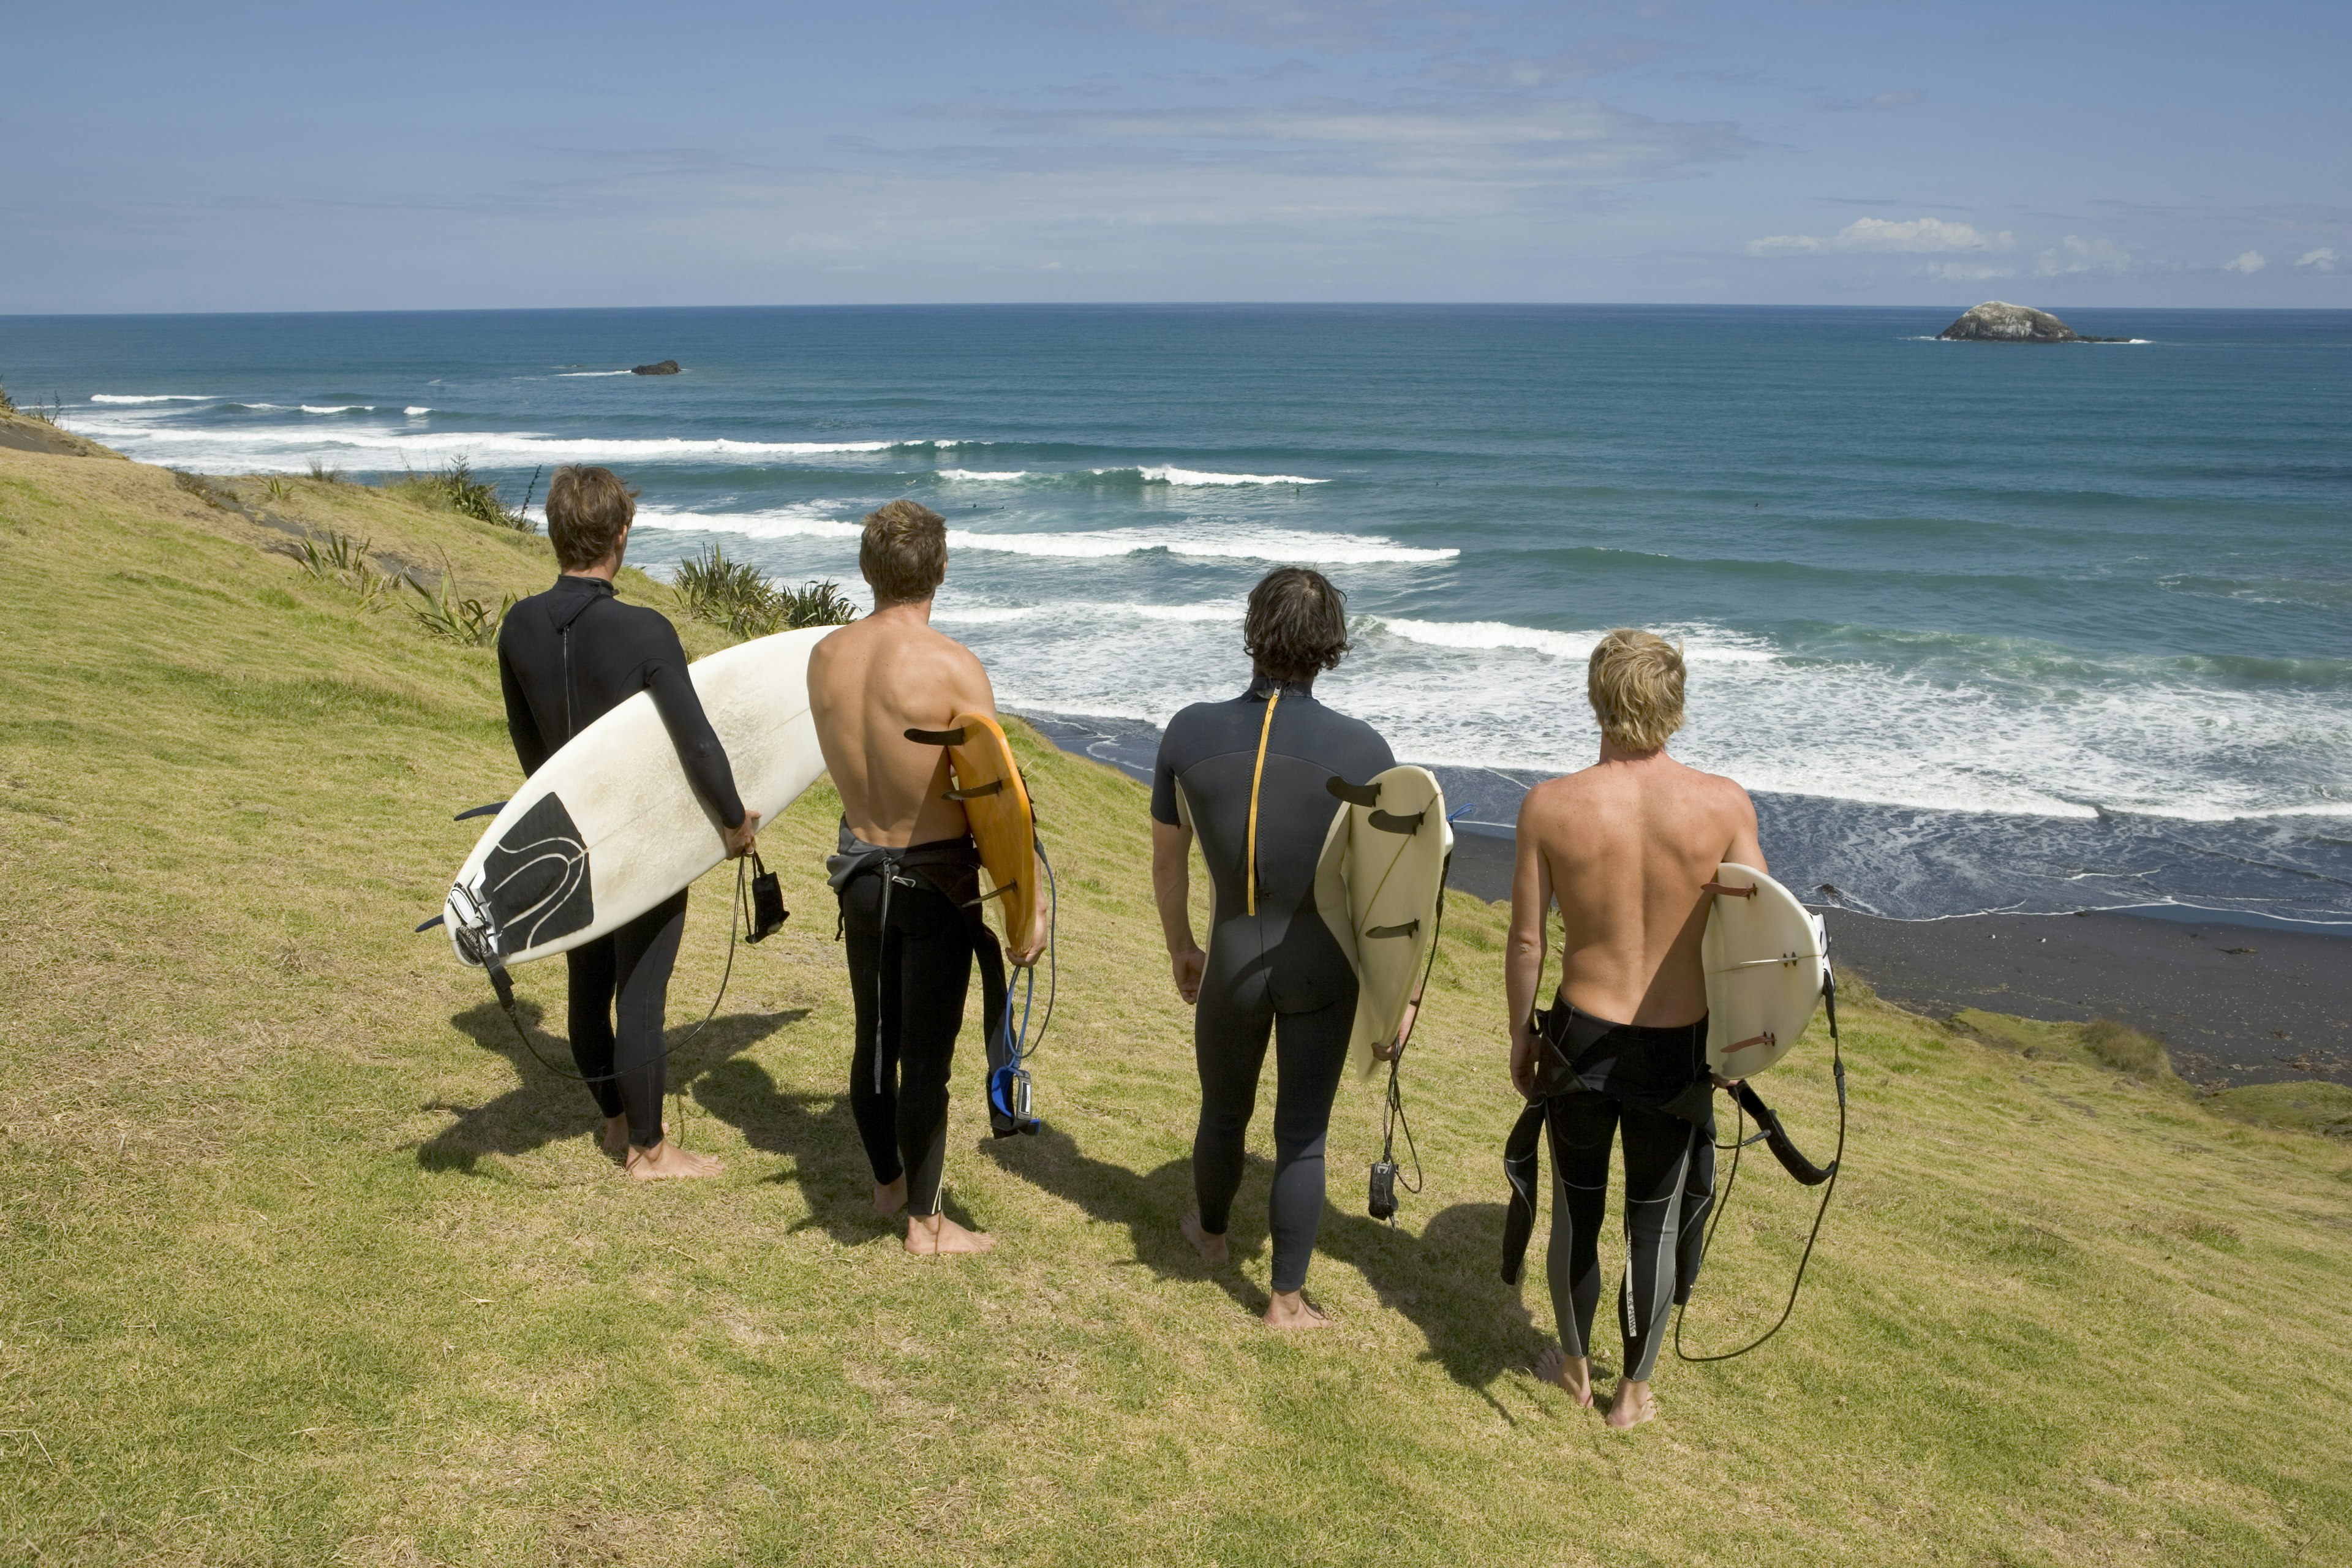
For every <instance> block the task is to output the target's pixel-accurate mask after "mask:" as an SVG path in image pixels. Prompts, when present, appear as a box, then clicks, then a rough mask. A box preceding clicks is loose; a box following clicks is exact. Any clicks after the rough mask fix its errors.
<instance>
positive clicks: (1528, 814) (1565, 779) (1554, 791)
mask: <svg viewBox="0 0 2352 1568" xmlns="http://www.w3.org/2000/svg"><path fill="white" fill-rule="evenodd" d="M1590 793H1591V780H1589V779H1587V778H1586V777H1585V776H1584V774H1583V773H1562V774H1561V775H1560V776H1559V777H1558V778H1550V779H1546V780H1544V781H1543V783H1541V784H1537V785H1535V786H1534V787H1532V788H1531V789H1529V790H1528V793H1527V795H1526V796H1525V797H1524V798H1522V799H1521V800H1520V802H1519V822H1520V824H1521V826H1524V827H1527V828H1528V829H1531V830H1533V831H1534V832H1536V833H1538V834H1541V833H1543V832H1544V831H1545V830H1547V829H1549V828H1551V827H1553V826H1557V825H1558V824H1559V823H1560V822H1562V821H1564V820H1565V819H1566V818H1568V817H1569V816H1572V815H1573V814H1574V813H1575V812H1576V810H1577V807H1578V805H1579V804H1580V802H1581V801H1582V800H1583V798H1584V796H1586V795H1589V794H1590Z"/></svg>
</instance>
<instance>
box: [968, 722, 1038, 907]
mask: <svg viewBox="0 0 2352 1568" xmlns="http://www.w3.org/2000/svg"><path fill="white" fill-rule="evenodd" d="M949 729H950V731H951V732H952V731H962V737H963V738H962V739H961V740H960V741H957V742H954V743H952V744H950V746H949V747H948V766H949V768H950V770H951V771H952V772H953V773H954V774H955V788H954V789H953V790H952V791H951V792H950V795H949V797H948V798H950V800H955V801H960V802H961V803H962V805H963V814H964V816H965V818H966V819H967V820H968V821H970V822H971V837H972V842H973V843H975V844H977V845H979V846H980V861H981V865H982V867H983V868H985V869H986V870H987V872H988V879H989V884H990V887H989V891H990V895H991V896H990V900H989V901H990V902H992V903H993V904H995V905H997V906H998V908H999V909H1000V910H1002V912H1003V920H1004V935H1005V939H1006V945H1008V946H1011V947H1018V946H1020V945H1021V942H1022V939H1023V938H1024V937H1025V936H1026V935H1027V934H1028V933H1029V931H1031V930H1032V929H1033V927H1032V922H1033V921H1034V920H1035V919H1036V918H1037V914H1038V911H1039V910H1040V909H1041V907H1042V905H1043V902H1044V899H1045V890H1044V889H1041V888H1040V887H1039V886H1038V885H1037V880H1038V879H1037V819H1036V815H1035V813H1034V811H1032V810H1031V808H1030V805H1029V791H1028V788H1027V787H1026V786H1025V785H1024V784H1022V782H1021V766H1020V764H1019V763H1015V762H1014V761H1013V746H1012V743H1011V742H1008V741H1007V740H1005V738H1004V729H1003V726H1002V725H1000V724H998V723H997V721H995V720H993V719H992V718H990V717H989V716H988V715H987V714H985V713H959V714H957V715H956V717H955V722H954V723H953V724H951V725H950V726H949ZM997 889H1003V891H1001V892H999V891H998V890H997Z"/></svg>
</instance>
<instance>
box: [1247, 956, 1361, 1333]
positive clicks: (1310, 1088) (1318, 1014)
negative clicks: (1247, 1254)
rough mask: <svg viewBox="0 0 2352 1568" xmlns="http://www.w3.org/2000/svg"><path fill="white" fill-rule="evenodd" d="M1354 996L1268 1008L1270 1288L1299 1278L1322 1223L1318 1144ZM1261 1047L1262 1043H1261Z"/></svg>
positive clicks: (1291, 1285) (1327, 1122) (1341, 1064)
mask: <svg viewBox="0 0 2352 1568" xmlns="http://www.w3.org/2000/svg"><path fill="white" fill-rule="evenodd" d="M1355 1024H1356V998H1355V996H1354V994H1353V993H1352V991H1351V992H1350V994H1349V996H1348V997H1347V999H1346V1000H1345V1001H1344V1002H1334V1003H1331V1004H1329V1005H1326V1006H1322V1007H1318V1008H1316V1009H1315V1010H1314V1011H1312V1012H1307V1013H1282V1012H1277V1013H1276V1014H1275V1016H1274V1071H1275V1091H1274V1194H1273V1198H1272V1200H1271V1202H1270V1204H1269V1205H1268V1215H1267V1219H1268V1224H1269V1228H1270V1229H1271V1230H1272V1232H1273V1234H1274V1288H1275V1289H1277V1290H1297V1289H1303V1288H1304V1287H1305V1285H1306V1284H1307V1262H1308V1261H1309V1260H1310V1259H1311V1258H1313V1257H1314V1256H1315V1234H1316V1232H1317V1231H1318V1230H1319V1229H1320V1228H1321V1227H1322V1225H1323V1187H1324V1172H1323V1145H1324V1142H1325V1140H1326V1139H1327V1138H1328V1136H1329V1135H1330V1131H1331V1100H1332V1098H1333V1097H1334V1096H1336V1095H1337V1094H1338V1093H1339V1078H1340V1075H1341V1073H1342V1072H1343V1071H1344V1070H1345V1069H1346V1068H1347V1065H1348V1036H1349V1032H1350V1031H1351V1030H1353V1029H1354V1027H1355ZM1261 1048H1262V1047H1261Z"/></svg>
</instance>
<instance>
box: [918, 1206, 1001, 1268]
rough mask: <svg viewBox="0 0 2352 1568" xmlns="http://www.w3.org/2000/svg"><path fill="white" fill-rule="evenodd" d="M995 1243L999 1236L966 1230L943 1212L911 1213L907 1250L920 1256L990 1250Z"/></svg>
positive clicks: (930, 1256)
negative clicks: (924, 1214)
mask: <svg viewBox="0 0 2352 1568" xmlns="http://www.w3.org/2000/svg"><path fill="white" fill-rule="evenodd" d="M995 1245H996V1237H992V1236H988V1235H984V1234H982V1233H980V1232H976V1231H969V1230H966V1229H964V1227H963V1226H960V1225H958V1224H956V1222H955V1221H953V1220H951V1219H950V1218H948V1216H947V1215H943V1214H935V1215H930V1216H929V1217H928V1218H926V1217H925V1216H923V1215H911V1214H910V1215H908V1216H907V1250H908V1252H910V1253H912V1254H914V1255H915V1256H916V1257H917V1258H932V1257H941V1256H946V1255H949V1254H953V1253H961V1252H986V1251H987V1250H988V1249H989V1248H990V1247H994V1246H995Z"/></svg>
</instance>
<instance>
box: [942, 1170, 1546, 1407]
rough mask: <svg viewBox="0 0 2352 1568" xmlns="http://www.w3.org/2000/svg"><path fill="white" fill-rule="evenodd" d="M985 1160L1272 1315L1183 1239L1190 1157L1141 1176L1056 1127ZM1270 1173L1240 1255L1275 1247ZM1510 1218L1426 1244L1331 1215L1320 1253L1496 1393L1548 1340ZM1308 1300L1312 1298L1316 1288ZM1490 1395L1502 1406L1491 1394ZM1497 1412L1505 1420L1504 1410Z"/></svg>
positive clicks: (1491, 1218)
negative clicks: (1516, 1253)
mask: <svg viewBox="0 0 2352 1568" xmlns="http://www.w3.org/2000/svg"><path fill="white" fill-rule="evenodd" d="M987 1152H988V1153H989V1154H990V1155H991V1156H992V1157H993V1158H994V1159H995V1160H996V1161H997V1162H998V1163H1000V1164H1002V1165H1003V1167H1004V1168H1005V1169H1006V1170H1008V1171H1010V1172H1013V1173H1015V1174H1017V1175H1019V1176H1021V1177H1022V1178H1024V1180H1027V1181H1030V1182H1034V1183H1035V1184H1037V1185H1038V1186H1040V1187H1043V1188H1045V1190H1046V1191H1047V1192H1050V1193H1054V1194H1057V1195H1059V1196H1061V1197H1064V1198H1066V1199H1068V1200H1069V1201H1070V1202H1072V1203H1074V1204H1076V1205H1078V1206H1079V1207H1081V1208H1083V1209H1085V1210H1086V1211H1087V1213H1088V1214H1090V1215H1094V1216H1095V1217H1096V1218H1097V1219H1099V1220H1103V1221H1106V1222H1108V1223H1109V1224H1112V1225H1123V1226H1126V1227H1127V1230H1128V1235H1129V1237H1130V1239H1131V1240H1132V1242H1133V1245H1134V1247H1135V1257H1136V1261H1137V1262H1138V1263H1139V1264H1142V1265H1143V1266H1144V1267H1146V1268H1150V1269H1152V1270H1153V1271H1154V1272H1155V1273H1158V1274H1160V1275H1161V1276H1163V1277H1165V1278H1169V1279H1213V1280H1214V1281H1215V1282H1216V1283H1217V1284H1218V1285H1219V1286H1220V1287H1221V1288H1222V1289H1223V1290H1224V1292H1225V1293H1226V1294H1227V1295H1228V1296H1231V1297H1232V1298H1233V1299H1234V1300H1235V1301H1236V1302H1238V1303H1239V1304H1240V1305H1242V1306H1243V1307H1244V1308H1246V1309H1247V1310H1249V1311H1251V1312H1252V1313H1262V1312H1264V1311H1265V1308H1266V1295H1265V1291H1264V1290H1262V1289H1259V1288H1258V1287H1257V1285H1256V1284H1255V1283H1254V1282H1252V1281H1251V1280H1248V1279H1244V1278H1243V1277H1242V1276H1241V1275H1240V1274H1239V1273H1238V1272H1237V1271H1236V1270H1234V1269H1233V1268H1230V1267H1228V1268H1210V1267H1209V1266H1208V1265H1207V1264H1205V1263H1203V1262H1202V1260H1201V1258H1200V1255H1199V1254H1197V1253H1195V1252H1194V1251H1193V1250H1192V1247H1191V1246H1189V1245H1188V1244H1187V1243H1186V1242H1185V1240H1184V1238H1183V1237H1182V1236H1181V1234H1180V1233H1179V1232H1178V1231H1177V1228H1176V1222H1177V1220H1178V1218H1179V1217H1180V1216H1181V1215H1183V1213H1184V1212H1185V1211H1186V1210H1187V1209H1189V1208H1191V1207H1192V1161H1191V1160H1189V1159H1176V1160H1171V1161H1169V1162H1168V1163H1166V1164H1163V1165H1161V1166H1160V1167H1159V1168H1158V1169H1157V1170H1154V1171H1152V1172H1151V1173H1149V1174H1138V1173H1135V1172H1133V1171H1130V1170H1128V1169H1127V1168H1126V1167H1124V1166H1120V1165H1114V1164H1111V1163H1108V1162H1107V1161H1102V1160H1095V1159H1089V1158H1088V1157H1087V1155H1085V1154H1084V1153H1082V1152H1079V1150H1078V1147H1077V1144H1076V1141H1075V1140H1074V1139H1072V1138H1071V1137H1070V1135H1069V1134H1068V1133H1066V1132H1062V1131H1055V1130H1053V1129H1050V1128H1049V1129H1048V1130H1047V1131H1045V1132H1044V1133H1042V1134H1040V1135H1039V1136H1037V1137H1034V1138H1013V1139H1006V1140H1003V1141H1002V1142H992V1143H990V1144H989V1145H988V1146H987ZM1272 1174H1273V1166H1272V1163H1271V1162H1269V1161H1266V1160H1265V1159H1263V1158H1259V1157H1257V1156H1252V1157H1251V1160H1250V1163H1249V1171H1248V1173H1247V1175H1246V1176H1245V1177H1244V1180H1243V1184H1242V1192H1241V1194H1240V1195H1239V1196H1237V1197H1236V1198H1235V1199H1234V1215H1233V1224H1232V1229H1231V1231H1230V1232H1229V1233H1228V1234H1229V1237H1230V1240H1231V1243H1232V1247H1233V1251H1234V1256H1235V1257H1236V1258H1245V1257H1252V1256H1255V1254H1256V1253H1258V1252H1259V1251H1260V1250H1262V1249H1263V1247H1264V1246H1265V1228H1264V1224H1263V1215H1264V1213H1265V1197H1266V1186H1267V1184H1268V1183H1269V1182H1270V1180H1271V1178H1272ZM1503 1212H1504V1211H1503V1205H1501V1204H1499V1203H1494V1204H1456V1205H1454V1206H1453V1207H1451V1208H1447V1209H1442V1210H1440V1211H1439V1212H1438V1213H1437V1214H1436V1215H1433V1216H1432V1218H1431V1219H1430V1221H1429V1224H1428V1225H1427V1226H1424V1227H1423V1229H1422V1231H1421V1234H1420V1235H1418V1236H1416V1235H1414V1234H1412V1232H1411V1231H1407V1230H1392V1229H1391V1228H1390V1227H1389V1226H1385V1225H1382V1224H1381V1223H1380V1222H1378V1221H1376V1220H1373V1219H1370V1218H1369V1217H1367V1216H1365V1215H1342V1214H1339V1213H1336V1212H1334V1211H1333V1210H1331V1209H1329V1208H1328V1207H1327V1208H1326V1210H1325V1212H1324V1216H1323V1226H1322V1230H1321V1233H1320V1234H1319V1235H1318V1237H1317V1239H1316V1250H1317V1251H1318V1253H1319V1254H1320V1255H1322V1256H1323V1257H1327V1258H1335V1259H1337V1260H1338V1261H1339V1262H1342V1263H1346V1264H1349V1265H1350V1266H1351V1267H1353V1268H1356V1269H1357V1270H1358V1271H1359V1272H1360V1273H1361V1274H1362V1275H1363V1276H1364V1278H1365V1279H1367V1280H1368V1281H1370V1284H1371V1286H1372V1289H1374V1290H1375V1291H1377V1292H1378V1293H1379V1295H1380V1299H1381V1305H1382V1306H1384V1307H1387V1308H1389V1309H1391V1310H1394V1311H1397V1312H1400V1313H1402V1314H1403V1315H1404V1316H1405V1317H1406V1318H1407V1319H1408V1320H1410V1321H1412V1324H1413V1325H1414V1326H1415V1327H1416V1328H1418V1329H1420V1330H1421V1331H1422V1333H1423V1336H1424V1337H1425V1338H1426V1339H1427V1340H1428V1342H1429V1350H1428V1352H1427V1358H1428V1359H1429V1360H1432V1361H1434V1362H1436V1363H1439V1364H1440V1365H1441V1366H1443V1367H1444V1369H1445V1373H1446V1375H1447V1376H1449V1377H1451V1378H1452V1379H1453V1380H1454V1382H1456V1383H1458V1384H1462V1385H1463V1386H1464V1387H1465V1388H1471V1389H1475V1390H1477V1391H1478V1392H1479V1393H1481V1394H1486V1389H1487V1385H1488V1384H1491V1383H1493V1382H1494V1381H1495V1379H1496V1378H1497V1377H1499V1376H1501V1375H1502V1374H1503V1373H1507V1372H1510V1371H1514V1370H1517V1369H1519V1368H1524V1367H1527V1366H1528V1365H1530V1364H1531V1363H1533V1362H1534V1361H1535V1358H1536V1355H1537V1353H1538V1352H1540V1351H1541V1350H1542V1349H1543V1348H1544V1346H1546V1345H1547V1344H1549V1340H1548V1339H1547V1338H1545V1337H1544V1336H1543V1335H1541V1334H1539V1333H1538V1331H1537V1330H1536V1328H1535V1325H1534V1322H1533V1321H1532V1319H1531V1317H1530V1315H1529V1312H1528V1308H1527V1307H1526V1306H1525V1305H1524V1304H1523V1303H1522V1301H1521V1300H1520V1297H1519V1292H1518V1290H1517V1289H1516V1288H1514V1287H1512V1286H1509V1285H1506V1284H1504V1283H1503V1281H1502V1279H1501V1278H1500V1277H1499V1276H1498V1275H1497V1273H1496V1267H1497V1265H1498V1264H1499V1263H1500V1261H1501V1258H1502V1249H1503ZM1245 1216H1246V1217H1245ZM1307 1294H1308V1295H1310V1296H1312V1295H1313V1294H1314V1286H1313V1283H1312V1281H1311V1280H1310V1282H1309V1284H1308V1286H1307ZM1486 1397H1487V1399H1488V1402H1489V1403H1490V1404H1493V1403H1494V1399H1493V1396H1492V1395H1491V1394H1487V1395H1486ZM1495 1408H1496V1410H1497V1411H1498V1412H1500V1411H1502V1406H1501V1405H1499V1404H1497V1405H1495ZM1505 1418H1506V1419H1508V1418H1509V1417H1508V1415H1507V1413H1505Z"/></svg>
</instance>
